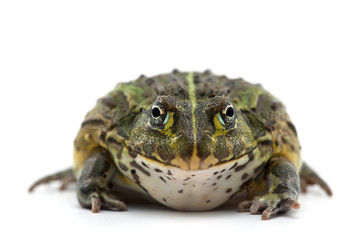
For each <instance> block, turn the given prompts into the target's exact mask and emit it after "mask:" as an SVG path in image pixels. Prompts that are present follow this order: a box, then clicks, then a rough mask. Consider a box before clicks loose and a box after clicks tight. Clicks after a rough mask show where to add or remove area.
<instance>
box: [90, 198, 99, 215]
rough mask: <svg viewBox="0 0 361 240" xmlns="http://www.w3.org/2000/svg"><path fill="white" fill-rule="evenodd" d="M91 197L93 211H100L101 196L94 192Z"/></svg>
mask: <svg viewBox="0 0 361 240" xmlns="http://www.w3.org/2000/svg"><path fill="white" fill-rule="evenodd" d="M90 199H91V204H92V212H93V213H98V212H99V211H100V206H101V202H100V198H99V196H98V195H97V194H94V195H92V196H91V197H90Z"/></svg>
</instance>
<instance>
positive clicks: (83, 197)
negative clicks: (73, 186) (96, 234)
mask: <svg viewBox="0 0 361 240" xmlns="http://www.w3.org/2000/svg"><path fill="white" fill-rule="evenodd" d="M115 172H116V168H115V166H114V163H113V161H112V157H111V155H110V153H109V152H108V151H107V150H104V149H98V150H96V151H95V152H94V153H93V154H92V155H90V157H89V158H88V159H87V160H86V162H85V164H84V167H83V169H82V171H81V174H80V177H79V179H78V182H77V196H78V201H79V203H80V205H81V206H83V207H86V208H91V209H92V212H93V213H97V212H99V210H100V208H104V209H109V210H116V211H126V210H127V205H126V204H125V203H123V202H122V201H119V200H117V199H115V198H114V197H112V196H111V193H110V189H109V187H108V183H109V182H110V181H111V180H112V178H113V176H114V175H115Z"/></svg>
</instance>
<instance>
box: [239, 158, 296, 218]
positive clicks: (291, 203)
mask: <svg viewBox="0 0 361 240" xmlns="http://www.w3.org/2000/svg"><path fill="white" fill-rule="evenodd" d="M266 178H267V183H268V193H267V194H265V195H263V196H258V197H255V198H254V199H253V200H250V201H244V202H241V203H240V204H239V205H238V209H239V210H240V211H245V210H247V211H250V212H251V213H253V214H257V213H262V220H266V219H269V217H270V216H274V215H277V214H281V213H286V212H288V211H289V210H290V209H291V208H294V209H298V208H299V207H300V205H299V203H298V202H297V198H298V195H299V192H300V179H299V174H298V171H297V168H296V166H295V165H294V164H293V163H292V162H291V161H289V160H288V159H286V158H284V157H281V156H274V157H272V159H271V160H270V162H269V166H268V168H267V173H266Z"/></svg>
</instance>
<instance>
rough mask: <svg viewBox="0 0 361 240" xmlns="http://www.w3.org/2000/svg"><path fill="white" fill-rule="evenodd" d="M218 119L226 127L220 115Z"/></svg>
mask: <svg viewBox="0 0 361 240" xmlns="http://www.w3.org/2000/svg"><path fill="white" fill-rule="evenodd" d="M217 119H218V121H219V122H220V123H221V124H222V125H226V124H225V123H224V121H223V119H222V117H221V114H218V116H217Z"/></svg>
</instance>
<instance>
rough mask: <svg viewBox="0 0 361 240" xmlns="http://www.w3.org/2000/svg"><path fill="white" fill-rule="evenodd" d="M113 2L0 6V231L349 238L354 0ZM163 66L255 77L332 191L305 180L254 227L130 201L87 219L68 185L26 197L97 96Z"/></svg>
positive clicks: (61, 162)
mask: <svg viewBox="0 0 361 240" xmlns="http://www.w3.org/2000/svg"><path fill="white" fill-rule="evenodd" d="M120 2H121V1H74V0H71V1H66V0H62V1H49V0H45V1H16V0H13V1H1V2H0V104H1V105H0V111H1V117H0V123H1V124H0V129H1V133H0V134H1V135H0V136H1V137H0V146H1V148H0V149H1V168H0V177H1V186H2V188H1V194H0V206H1V212H0V219H1V221H2V223H1V224H0V226H1V227H0V228H1V231H0V235H3V236H0V238H1V239H15V238H18V237H21V239H24V238H27V239H29V238H30V239H35V238H37V239H70V238H71V239H80V238H82V239H95V238H97V239H109V238H116V239H142V238H144V239H145V238H147V239H148V238H152V239H153V238H154V239H196V238H198V239H230V238H232V239H245V238H247V239H250V238H252V239H261V237H262V239H280V238H281V239H305V238H312V239H314V238H315V237H319V238H322V239H326V238H330V237H338V238H341V237H342V238H345V239H360V235H361V234H360V231H359V227H360V215H361V211H360V199H361V194H360V191H361V189H360V182H361V181H360V177H359V175H360V167H361V164H360V162H361V158H360V148H361V147H360V133H361V132H360V124H361V121H360V120H361V119H360V107H359V105H360V102H361V101H360V100H361V97H360V95H361V94H360V92H361V91H360V90H361V88H360V84H359V83H360V80H361V71H360V66H361V31H360V30H361V14H360V13H361V5H360V2H359V1H315V0H313V1H306V0H303V1H185V0H183V1H155V0H151V1H135V0H132V1H127V3H126V2H125V1H124V2H123V3H120ZM173 68H178V69H179V70H182V71H192V70H196V71H203V70H205V69H211V70H212V71H213V72H214V73H216V74H226V75H227V76H228V77H243V78H245V79H246V80H248V81H250V82H254V83H255V82H260V83H262V85H263V86H264V87H265V88H266V89H268V90H269V91H270V92H272V93H273V94H274V95H276V96H277V97H278V98H280V99H281V100H282V101H283V102H284V103H285V104H286V106H287V108H288V110H289V114H290V115H291V118H292V119H293V122H294V124H295V125H296V127H297V129H298V132H299V137H300V141H301V144H302V147H303V158H304V159H305V160H306V161H307V162H308V163H309V164H310V165H311V166H312V167H313V168H315V169H316V170H317V171H318V172H319V173H320V175H321V176H322V177H323V178H324V179H326V181H327V182H328V183H329V185H330V186H331V187H332V189H333V191H334V196H333V197H332V198H328V197H327V196H326V195H325V194H324V193H323V192H322V191H321V190H320V189H319V188H317V187H315V188H312V189H311V190H310V192H309V194H307V195H302V196H301V197H300V199H299V202H300V203H301V209H299V210H293V211H291V212H290V214H288V215H287V216H283V217H278V218H274V219H272V220H269V221H261V220H260V216H258V215H250V214H248V213H238V212H237V211H236V210H235V209H220V210H216V211H212V212H205V213H182V212H176V211H172V210H169V209H167V208H163V207H159V206H154V205H142V204H129V211H128V212H123V213H119V212H108V211H102V212H101V213H100V214H91V213H90V211H89V210H85V209H82V208H80V207H79V206H78V203H77V200H76V197H75V191H74V187H73V188H72V189H69V190H67V191H65V192H62V193H61V192H58V191H57V186H58V185H57V184H51V185H49V186H44V187H41V188H39V189H38V190H37V191H35V192H34V194H31V195H30V194H28V193H27V188H28V186H29V185H30V183H32V182H33V181H34V180H36V179H37V178H38V177H41V176H43V175H45V174H47V173H51V172H54V171H57V170H59V169H63V168H66V167H69V166H70V165H71V163H72V143H73V139H74V137H75V135H76V132H77V130H78V129H79V127H80V123H81V121H82V119H83V117H84V115H85V114H86V112H87V111H88V110H89V109H90V108H91V107H93V106H94V104H95V102H96V99H97V98H98V97H100V96H102V95H104V94H106V93H107V92H108V91H110V90H111V89H112V88H113V87H114V86H115V84H116V83H117V82H120V81H129V80H133V79H135V78H137V77H138V76H139V75H140V74H145V75H147V76H152V75H155V74H159V73H165V72H169V71H171V70H172V69H173ZM4 236H5V237H4ZM73 237H74V238H73Z"/></svg>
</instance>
